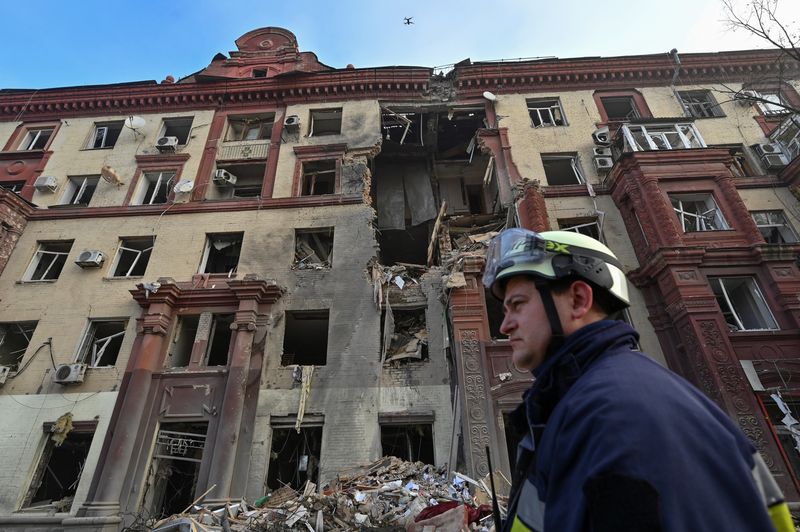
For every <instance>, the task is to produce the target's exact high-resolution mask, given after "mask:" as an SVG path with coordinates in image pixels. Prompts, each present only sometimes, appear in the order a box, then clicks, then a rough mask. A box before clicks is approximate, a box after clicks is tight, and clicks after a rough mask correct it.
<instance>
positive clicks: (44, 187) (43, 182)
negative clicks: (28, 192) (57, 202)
mask: <svg viewBox="0 0 800 532" xmlns="http://www.w3.org/2000/svg"><path fill="white" fill-rule="evenodd" d="M33 186H34V187H35V188H36V190H38V191H39V192H55V191H56V189H57V188H58V178H56V177H53V176H51V175H40V176H39V177H37V178H36V182H34V184H33Z"/></svg>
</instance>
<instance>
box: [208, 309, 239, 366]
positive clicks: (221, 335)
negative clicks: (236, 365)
mask: <svg viewBox="0 0 800 532" xmlns="http://www.w3.org/2000/svg"><path fill="white" fill-rule="evenodd" d="M233 318H234V315H233V314H214V316H213V318H212V320H211V340H210V341H209V342H208V350H207V352H206V356H205V363H206V366H227V365H228V354H229V353H230V350H231V339H232V338H233V334H232V331H231V324H232V323H233Z"/></svg>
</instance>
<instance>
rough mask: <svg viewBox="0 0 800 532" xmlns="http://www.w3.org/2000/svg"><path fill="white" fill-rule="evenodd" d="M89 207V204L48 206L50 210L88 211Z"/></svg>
mask: <svg viewBox="0 0 800 532" xmlns="http://www.w3.org/2000/svg"><path fill="white" fill-rule="evenodd" d="M88 207H89V204H88V203H57V204H55V205H48V206H47V208H48V209H86V208H88Z"/></svg>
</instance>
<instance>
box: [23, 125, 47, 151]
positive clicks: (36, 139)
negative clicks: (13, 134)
mask: <svg viewBox="0 0 800 532" xmlns="http://www.w3.org/2000/svg"><path fill="white" fill-rule="evenodd" d="M53 131H55V128H52V127H46V128H39V129H28V130H27V132H26V133H25V136H24V137H23V138H22V142H21V143H20V145H19V149H20V150H25V151H29V150H43V149H45V147H47V143H48V141H49V140H50V137H51V136H52V135H53Z"/></svg>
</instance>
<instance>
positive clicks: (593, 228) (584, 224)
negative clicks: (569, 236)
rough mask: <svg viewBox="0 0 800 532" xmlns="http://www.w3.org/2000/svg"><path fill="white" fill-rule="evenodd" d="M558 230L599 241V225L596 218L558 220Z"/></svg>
mask: <svg viewBox="0 0 800 532" xmlns="http://www.w3.org/2000/svg"><path fill="white" fill-rule="evenodd" d="M558 228H559V229H560V230H562V231H572V232H573V233H580V234H582V235H586V236H590V237H592V238H594V239H597V240H600V223H599V222H598V220H597V218H571V219H569V220H563V219H561V218H559V219H558Z"/></svg>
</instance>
